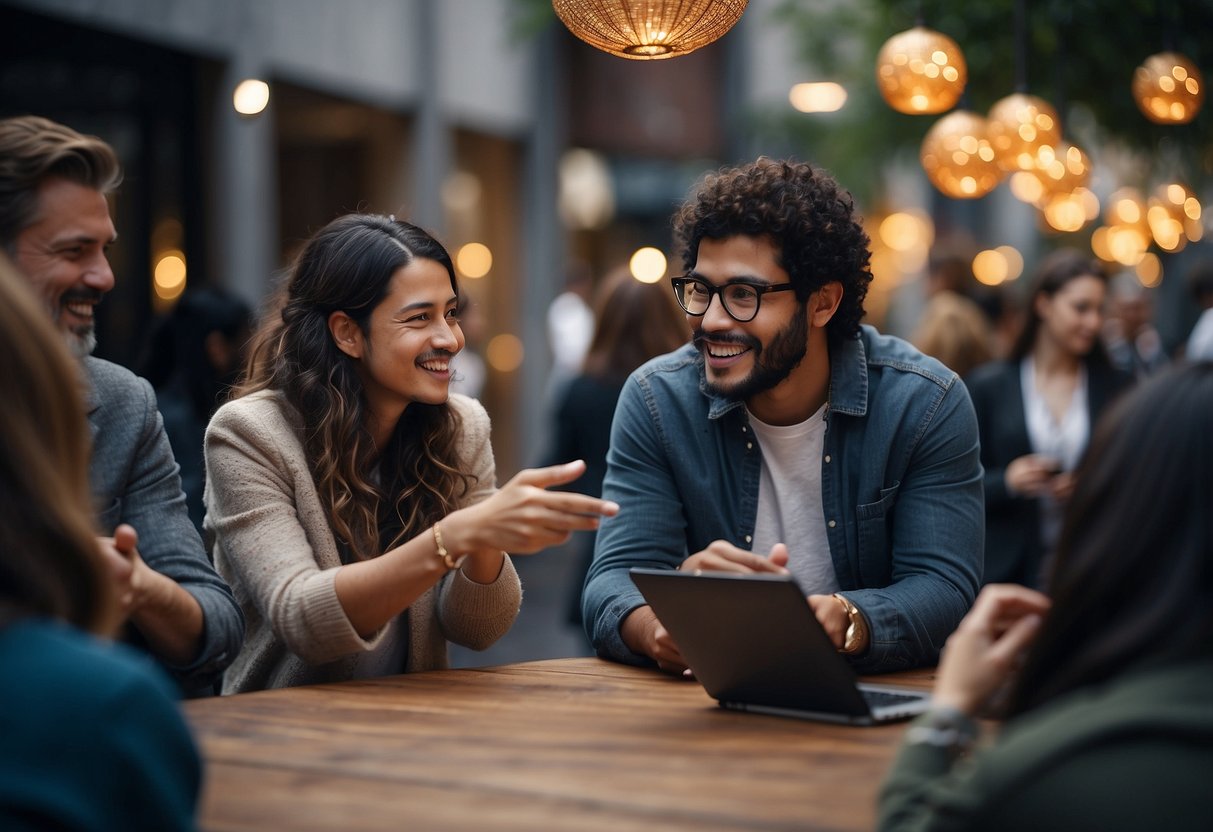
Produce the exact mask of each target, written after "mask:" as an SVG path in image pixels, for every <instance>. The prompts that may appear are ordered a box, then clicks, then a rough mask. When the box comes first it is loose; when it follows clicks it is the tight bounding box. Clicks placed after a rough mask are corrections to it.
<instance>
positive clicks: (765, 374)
mask: <svg viewBox="0 0 1213 832" xmlns="http://www.w3.org/2000/svg"><path fill="white" fill-rule="evenodd" d="M805 308H806V305H805V304H798V307H797V309H796V313H795V314H794V315H792V320H791V321H790V322H789V323H788V325H787V326H785V327H784V328H783V329H781V330H779V332H777V333H775V337H773V338H772V339H771V342H770V343H769V344H767V345H766V347H763V345H762V342H761V341H759V340H758V339H757V338H755V337H754V336H752V335H747V334H744V333H736V334H723V333H722V334H718V335H713V336H712V340H713V341H717V342H726V343H732V344H740V345H742V346H745V347H749V348H750V349H751V350H752V351H753V355H754V369H752V370H751V371H750V374H749V375H748V376H746V377H745V378H743V379H742V380H741V381H738V382H736V383H733V384H717V383H715V382H713V381H712V380H711V378H710V377H709V378H707V388H708V392H710V393H712V394H713V395H716V396H723V397H724V398H726V399H730V400H732V401H745V400H747V399H749V398H751V397H752V396H756V395H758V394H759V393H763V392H766V391H767V390H770V389H771V388H773V387H775V386H776V385H778V384H780V383H781V382H783V380H784V379H786V378H787V377H788V376H790V375H791V374H792V371H793V370H795V369H796V368H797V367H799V366H800V362H801V361H803V360H804V357H805V355H806V354H807V353H808V351H809V324H808V319H807V317H806V315H805ZM691 340H692V341H693V342H694V344H695V347H696V349H698V350H699V351H700V353H703V354H705V355H706V353H707V345H706V344H705V343H704V335H703V330H699V329H697V330H695V333H694V335H693V336H692V339H691Z"/></svg>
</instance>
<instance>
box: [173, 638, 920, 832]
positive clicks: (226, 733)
mask: <svg viewBox="0 0 1213 832" xmlns="http://www.w3.org/2000/svg"><path fill="white" fill-rule="evenodd" d="M880 681H889V682H893V681H896V682H899V683H902V684H907V685H915V686H918V687H929V685H930V683H931V673H930V672H929V671H920V672H914V673H908V674H896V675H893V676H886V677H881V680H880ZM185 711H186V715H187V717H188V719H189V721H190V723H191V724H192V726H193V728H194V730H195V734H196V736H197V738H198V741H199V743H200V745H201V748H202V753H203V756H204V758H205V760H206V781H205V786H204V793H203V799H202V810H201V825H202V827H203V828H204V829H207V830H226V829H258V830H262V829H283V830H312V829H315V830H372V829H385V830H386V829H390V830H405V829H408V830H432V829H476V830H484V829H516V830H546V829H552V830H608V829H609V830H621V829H643V830H652V829H686V830H690V829H694V830H715V829H737V830H763V829H839V830H843V829H870V828H871V827H872V824H873V821H874V817H875V807H874V801H875V796H876V792H877V789H878V787H879V784H880V782H881V780H882V778H883V776H884V773H885V771H886V770H887V768H888V765H889V763H890V761H891V759H892V757H893V754H894V752H895V750H896V747H897V744H898V742H899V740H900V738H901V735H902V733H903V732H904V730H905V725H904V723H902V724H898V725H892V726H882V727H875V728H856V727H849V726H838V725H829V724H824V723H816V722H806V721H801V720H795V719H787V718H781V717H774V716H763V715H758V714H749V713H736V712H731V711H726V710H724V709H723V708H719V707H717V706H716V704H715V700H713V699H711V698H710V697H709V696H708V695H707V694H706V693H705V692H704V691H703V689H702V688H701V687H700V686H699V685H698V684H696V683H694V682H687V681H683V680H680V679H675V678H672V677H668V676H664V675H662V674H660V673H658V672H657V671H654V670H642V669H637V668H632V667H625V666H622V665H617V664H613V663H610V662H605V661H601V660H599V659H553V660H548V661H539V662H529V663H524V664H514V665H505V666H501V667H487V668H476V669H468V670H443V671H434V672H429V673H417V674H412V675H408V676H393V677H389V678H384V679H377V680H372V681H359V682H347V683H343V684H336V685H318V686H314V687H301V688H292V689H287V690H275V691H265V692H261V693H247V694H241V695H238V696H230V697H223V698H219V699H207V700H194V701H191V702H187V703H186V704H185Z"/></svg>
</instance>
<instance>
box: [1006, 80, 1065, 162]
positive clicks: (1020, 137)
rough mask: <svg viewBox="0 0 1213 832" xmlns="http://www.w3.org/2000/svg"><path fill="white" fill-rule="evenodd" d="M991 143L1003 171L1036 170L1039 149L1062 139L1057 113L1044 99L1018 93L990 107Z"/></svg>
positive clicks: (1055, 143)
mask: <svg viewBox="0 0 1213 832" xmlns="http://www.w3.org/2000/svg"><path fill="white" fill-rule="evenodd" d="M989 122H990V127H989V129H990V144H992V145H993V146H994V153H995V154H996V155H997V157H998V164H1000V165H1001V166H1002V168H1003V170H1034V169H1036V168H1037V167H1038V165H1039V159H1040V150H1041V148H1043V147H1056V146H1057V143H1058V142H1060V141H1061V127H1060V126H1059V124H1058V121H1057V112H1056V111H1055V110H1054V109H1053V106H1052V105H1051V104H1049V102H1048V101H1045V100H1044V99H1043V98H1038V97H1037V96H1035V95H1028V94H1026V93H1022V92H1017V93H1012V94H1011V95H1008V96H1006V97H1005V98H1001V99H999V100H998V101H996V102H995V103H994V106H993V107H991V108H990V115H989Z"/></svg>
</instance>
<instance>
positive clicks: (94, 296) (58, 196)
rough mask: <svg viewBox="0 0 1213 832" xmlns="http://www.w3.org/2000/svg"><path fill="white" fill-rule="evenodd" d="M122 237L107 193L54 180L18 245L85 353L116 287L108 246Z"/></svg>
mask: <svg viewBox="0 0 1213 832" xmlns="http://www.w3.org/2000/svg"><path fill="white" fill-rule="evenodd" d="M116 236H117V235H116V233H115V231H114V223H113V221H112V220H111V219H110V212H109V203H108V202H107V201H106V198H105V195H104V194H103V193H101V192H100V191H98V190H95V189H93V188H90V187H87V186H85V185H78V184H76V183H75V182H71V181H69V180H67V179H61V178H51V179H47V180H46V181H45V182H43V183H42V185H41V186H40V187H39V188H38V213H37V219H35V220H34V222H33V223H32V224H30V225H29V226H27V227H26V228H24V229H22V231H21V232H20V233H19V234H18V235H17V239H16V241H15V245H14V247H13V248H14V262H15V263H16V265H17V268H18V269H19V270H20V271H21V272H22V274H24V275H25V276H26V278H27V279H28V280H29V281H30V283H31V284H32V285H33V287H34V289H35V291H37V292H38V294H39V295H41V297H42V299H43V301H44V302H45V303H46V306H47V309H48V310H50V313H51V317H52V318H53V319H54V321H55V324H56V326H58V327H59V329H60V330H62V331H63V333H64V335H65V337H66V338H67V340H68V344H69V346H70V347H71V349H72V352H73V353H75V354H76V355H77V356H80V357H83V356H85V355H88V354H89V353H90V352H92V350H93V347H94V346H95V344H96V336H95V334H94V332H93V327H94V317H93V312H94V309H95V308H96V306H97V304H98V303H100V302H101V298H102V297H104V296H105V293H106V292H108V291H109V290H110V289H112V288H114V273H113V271H112V270H111V269H110V265H109V260H108V259H106V249H108V248H109V246H110V244H111V243H112V242H113V241H114V239H115V238H116Z"/></svg>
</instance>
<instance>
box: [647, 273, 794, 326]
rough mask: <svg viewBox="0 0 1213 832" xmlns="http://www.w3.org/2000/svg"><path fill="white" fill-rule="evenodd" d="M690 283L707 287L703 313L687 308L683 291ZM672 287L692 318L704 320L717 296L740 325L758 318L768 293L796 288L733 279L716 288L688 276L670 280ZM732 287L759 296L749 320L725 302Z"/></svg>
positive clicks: (788, 285) (787, 285) (704, 281)
mask: <svg viewBox="0 0 1213 832" xmlns="http://www.w3.org/2000/svg"><path fill="white" fill-rule="evenodd" d="M689 283H694V284H696V285H698V286H703V287H705V289H706V291H707V293H708V303H707V305H706V306H705V307H704V308H703V311H702V312H692V311H691V310H690V309H687V307H686V302H685V301H684V300H683V289H684V288H685V287H686V286H687V284H689ZM670 285H671V286H672V287H673V289H674V299H675V300H677V301H678V306H679V307H681V309H682V311H683V312H685V313H687V314H688V315H690V316H691V317H692V318H702V317H703V316H704V315H706V314H708V310H709V309H711V308H712V298H713V297H714V296H715V295H720V305H721V306H723V307H724V311H725V314H727V315H728V316H729V317H730V318H732V319H733V320H735V321H737V323H739V324H748V323H749V322H750V321H752V320H754V319H755V318H757V317H758V310H759V309H761V308H762V296H763V295H765V294H766V293H767V292H788V291H791V290H792V289H795V288H796V287H795V286H794V285H793V284H792V283H757V282H755V281H752V280H745V279H733V280H730V281H727V282H726V283H725V284H724V285H723V286H716V285H714V284H712V283H709V282H708V281H706V280H704V279H703V278H701V277H692V276H691V275H686V274H684V275H682V276H680V277H672V278H670ZM730 286H745V287H746V288H747V289H752V290H753V291H754V294H755V295H756V296H757V300H756V301H755V302H754V314H753V315H751V316H750V317H748V318H740V317H738V316H737V314H736V313H735V312H734V311H733V310H732V309H731V308H729V302H728V301H727V300H725V295H724V290H725V289H728V288H729V287H730Z"/></svg>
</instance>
